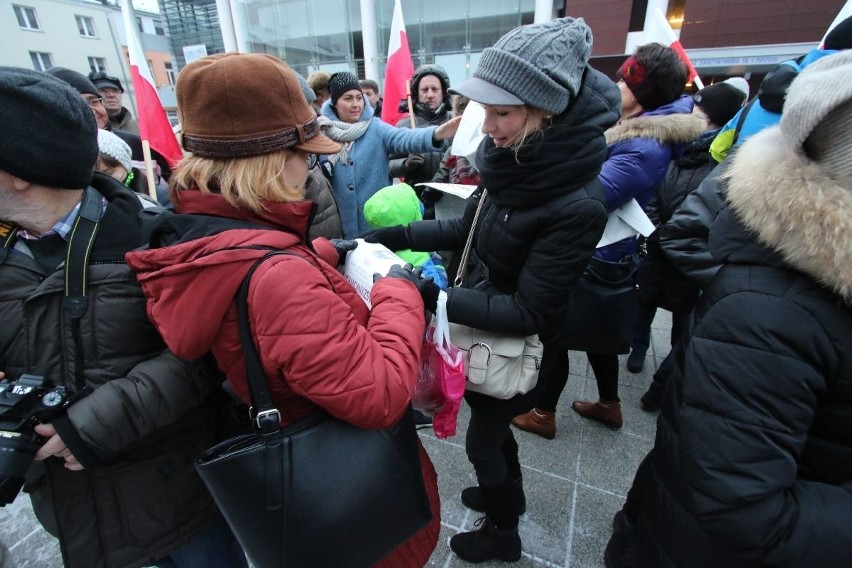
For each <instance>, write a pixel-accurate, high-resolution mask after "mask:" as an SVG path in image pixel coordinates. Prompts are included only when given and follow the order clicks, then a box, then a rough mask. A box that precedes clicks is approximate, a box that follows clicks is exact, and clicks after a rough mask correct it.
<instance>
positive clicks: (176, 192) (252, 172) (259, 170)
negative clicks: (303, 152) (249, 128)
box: [169, 149, 305, 213]
mask: <svg viewBox="0 0 852 568" xmlns="http://www.w3.org/2000/svg"><path fill="white" fill-rule="evenodd" d="M291 158H295V159H297V160H301V159H303V158H302V157H301V156H300V155H298V154H297V153H295V152H293V151H292V150H289V149H288V150H280V151H278V152H272V153H270V154H262V155H260V156H248V157H246V158H202V157H201V156H194V155H189V156H187V157H185V158H184V159H183V160H181V162H180V163H179V164H178V166H177V169H175V171H174V172H173V173H172V176H171V178H170V179H169V194H170V196H171V198H172V201H174V202H175V203H178V202H179V201H180V193H181V191H185V190H188V189H197V190H199V191H201V193H218V194H221V195H222V197H224V198H225V201H227V202H228V203H229V204H231V205H233V206H234V207H238V208H240V209H247V210H249V211H252V212H254V213H261V212H263V211H264V210H265V207H264V206H263V204H262V203H261V201H271V202H276V203H289V202H292V201H300V200H302V199H304V197H305V189H304V188H303V187H298V188H297V187H288V186H287V185H286V184H285V183H284V177H283V175H282V174H283V172H284V166H285V164H286V163H287V160H289V159H291Z"/></svg>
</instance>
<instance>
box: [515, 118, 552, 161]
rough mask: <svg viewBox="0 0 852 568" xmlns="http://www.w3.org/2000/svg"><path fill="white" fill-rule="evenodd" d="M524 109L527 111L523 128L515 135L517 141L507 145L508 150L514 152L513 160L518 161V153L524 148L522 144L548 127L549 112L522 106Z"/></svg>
mask: <svg viewBox="0 0 852 568" xmlns="http://www.w3.org/2000/svg"><path fill="white" fill-rule="evenodd" d="M524 108H525V109H526V111H527V119H526V121H524V127H523V129H522V130H520V131H519V132H518V134H516V135H515V136H516V137H517V139H516V140H514V141H513V142H512V143H511V144H509V145H508V148H510V149H511V150H513V151H514V152H515V160H518V153H519V152H520V151H521V149H522V148H523V147H524V144H525V143H526V142H528V141H529V142H532V140H531V138H532V137H533V136H534V135H536V134H540V133H541V131H542V130H543V129H544V128H546V127H547V126H549V125H550V118H551V117H550V114H551V113H550V112H548V111H546V110H544V109H541V108H538V107H534V106H530V105H524Z"/></svg>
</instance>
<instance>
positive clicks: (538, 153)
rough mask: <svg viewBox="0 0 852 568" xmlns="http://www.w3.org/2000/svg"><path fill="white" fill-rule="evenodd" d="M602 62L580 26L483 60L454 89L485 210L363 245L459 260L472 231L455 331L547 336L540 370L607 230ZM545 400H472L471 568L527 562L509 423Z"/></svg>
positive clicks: (498, 47)
mask: <svg viewBox="0 0 852 568" xmlns="http://www.w3.org/2000/svg"><path fill="white" fill-rule="evenodd" d="M591 50H592V33H591V30H590V29H589V27H588V26H587V25H586V24H585V22H583V20H581V19H574V18H561V19H558V20H552V21H549V22H545V23H541V24H533V25H529V26H522V27H519V28H516V29H514V30H512V31H510V32H509V33H508V34H506V35H505V36H503V37H502V38H501V39H500V40H498V41H497V43H496V44H495V45H494V46H493V47H491V48H488V49H486V50H485V51H484V52H483V54H482V59H481V60H480V62H479V65H478V67H477V69H476V71H475V72H474V73H473V78H471V79H469V80H467V81H464V82H462V83H461V84H459V85H457V86H456V87H455V88H453V89H451V92H454V93H457V94H460V95H463V96H465V97H468V98H470V99H471V100H474V101H476V102H478V103H480V104H482V105H483V106H484V107H485V120H484V123H483V126H482V131H483V132H484V133H485V134H486V135H487V136H485V138H484V139H483V141H482V143H481V144H480V145H479V148H478V150H477V152H476V158H475V162H476V167H477V168H478V169H479V171H480V174H481V178H480V187H479V189H478V192H479V196H480V199H477V198H476V197H474V199H472V200H471V203H470V205H469V206H468V208H467V210H466V211H465V214H464V216H463V217H462V218H459V219H451V220H441V221H421V222H416V223H411V224H410V225H408V226H402V225H399V226H396V227H390V228H386V229H379V230H377V231H374V232H373V233H371V234H369V235H366V236H365V237H366V240H368V241H371V242H381V243H382V244H384V245H385V246H387V247H388V248H390V249H391V250H399V249H407V248H410V249H413V250H421V251H428V250H436V249H437V250H447V249H461V248H462V247H463V245H464V244H465V241H466V239H467V236H468V234H469V233H470V232H471V231H473V244H472V246H471V255H470V256H471V260H470V261H469V262H468V265H467V266H464V267H460V270H461V271H464V272H465V273H466V274H467V275H468V276H467V277H466V278H465V280H464V282H462V283H461V285H457V286H455V287H453V288H451V289H450V290H449V291H448V301H447V312H448V316H449V320H450V321H451V322H455V323H459V324H463V325H467V326H471V327H475V328H479V329H485V330H489V331H496V332H501V333H506V334H512V335H523V336H526V335H532V334H539V336H540V338H541V340H542V342H543V343H544V346H545V351H544V357H543V359H542V361H541V364H542V365H543V366H546V365H547V364H548V344H549V338H550V337H552V336H553V335H554V332H555V331H557V330H558V328H559V326H560V322H561V321H562V320H561V318H560V317H559V315H560V314H561V312H562V311H563V310H564V307H565V305H566V303H567V298H568V294H567V292H568V290H570V288H571V286H572V285H573V284H574V282H576V280H577V279H578V278H579V277H580V274H581V273H582V272H583V268H584V267H585V265H586V263H587V262H588V260H589V258H590V257H591V255H592V253H593V252H594V249H595V245H596V244H597V242H598V241H599V240H600V237H601V234H602V233H603V229H604V226H605V224H606V219H607V215H606V209H605V207H604V195H603V190H602V188H601V186H600V183H598V181H597V175H598V172H599V171H600V168H601V165H602V164H603V162H604V159H605V158H606V142H605V139H604V130H606V129H607V128H609V127H610V126H612V125H613V124H614V123H615V122H616V120H618V117H619V114H620V95H619V91H618V88H617V87H616V86H615V84H614V83H613V82H612V81H610V80H609V79H607V78H606V77H604V76H603V75H602V74H600V73H598V72H597V71H595V70H594V69H592V68H591V67H589V66H588V60H589V55H590V53H591ZM480 200H481V205H479V204H478V203H477V202H480ZM478 205H479V206H480V207H481V209H480V211H479V214H478V216H477V215H476V212H477V206H478ZM475 217H476V223H474V220H475ZM537 390H538V389H537V388H533V389H532V390H531V391H529V392H527V393H522V394H518V395H516V396H514V397H513V398H510V399H508V400H503V399H497V398H493V397H489V396H486V395H483V394H481V393H476V392H471V391H468V392H467V393H466V394H465V399H466V400H467V402H468V404H469V405H470V408H471V417H470V423H469V425H468V429H467V438H466V441H465V449H466V451H467V455H468V459H469V460H470V461H471V463H472V464H473V467H474V470H475V472H476V478H477V481H478V485H477V486H476V487H469V488H467V489H465V490H464V491H463V492H462V502H463V503H464V504H465V505H467V506H468V507H470V508H471V509H474V510H477V511H483V512H484V513H485V517H484V518H483V519H481V520H480V521H477V523H476V526H478V527H479V529H478V530H474V531H471V532H464V533H460V534H457V535H455V536H453V537H452V539H451V540H450V548H451V549H452V550H453V552H455V553H456V555H458V556H459V557H460V558H462V559H464V560H466V561H468V562H485V561H488V560H501V561H509V562H514V561H517V560H518V559H520V557H521V539H520V536H519V534H518V517H519V515H520V514H522V513H523V512H524V511H525V509H526V500H525V497H524V492H523V487H522V480H521V467H520V463H519V461H518V445H517V442H516V441H515V438H514V436H513V434H512V430H511V427H510V424H511V420H512V418H513V417H514V416H515V415H516V414H519V413H521V412H526V411H529V410H530V409H531V408H532V406H533V404H534V402H535V399H536V397H537V395H538V393H537Z"/></svg>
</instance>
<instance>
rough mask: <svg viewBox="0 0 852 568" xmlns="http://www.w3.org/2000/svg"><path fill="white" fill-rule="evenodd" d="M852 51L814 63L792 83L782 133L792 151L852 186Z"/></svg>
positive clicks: (785, 105) (845, 184) (785, 106)
mask: <svg viewBox="0 0 852 568" xmlns="http://www.w3.org/2000/svg"><path fill="white" fill-rule="evenodd" d="M850 77H852V50H845V51H840V52H838V53H836V54H834V55H828V56H826V57H823V58H822V59H819V60H818V61H816V62H814V63H811V64H810V65H808V66H807V67H805V69H804V70H803V71H802V72H801V73H799V75H798V77H796V79H795V80H793V82H792V83H791V84H790V88H789V89H788V91H787V98H786V100H785V102H784V110H783V112H782V114H781V132H782V133H783V134H784V137H785V139H786V140H787V143H788V144H790V146H791V147H792V149H793V150H794V151H795V152H796V153H798V154H800V155H802V156H805V157H806V158H808V159H809V160H812V161H814V162H816V163H817V164H819V166H820V167H822V169H824V170H825V171H826V173H827V174H828V175H829V177H831V178H832V179H834V180H835V181H837V182H838V183H840V185H842V186H843V187H846V188H848V189H850V190H852V151H850V149H849V148H850V146H852V81H850V80H849V78H850Z"/></svg>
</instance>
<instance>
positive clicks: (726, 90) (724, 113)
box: [692, 82, 745, 128]
mask: <svg viewBox="0 0 852 568" xmlns="http://www.w3.org/2000/svg"><path fill="white" fill-rule="evenodd" d="M692 98H693V100H694V101H695V104H696V105H697V106H698V107H699V108H700V109H701V110H702V111H704V114H705V115H707V118H708V119H710V122H712V123H713V124H715V125H716V126H717V127H719V128H721V127H722V126H725V124H727V122H728V121H729V120H731V119H732V118H734V115H736V114H737V112H738V111H739V110H740V109H741V108H742V106H743V102H745V95H744V94H743V92H742V91H740V90H738V89H737V88H736V87H733V86H731V85H729V84H728V83H724V82H722V83H715V84H713V85H709V86H707V87H704V88H703V89H701V90H700V91H698V92H697V93H695V95H693V97H692Z"/></svg>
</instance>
